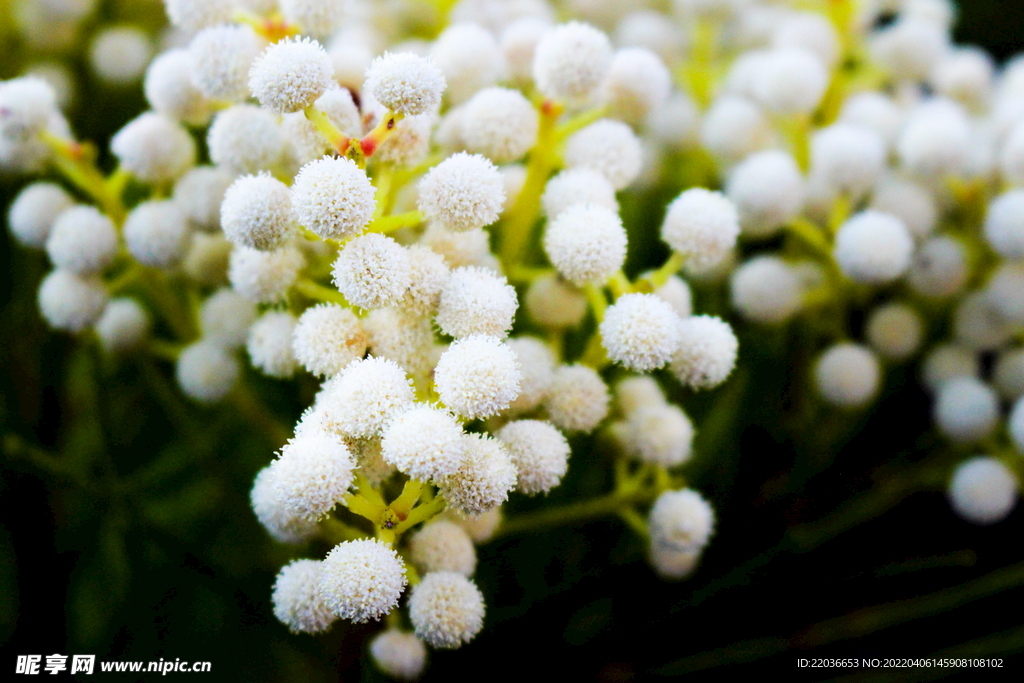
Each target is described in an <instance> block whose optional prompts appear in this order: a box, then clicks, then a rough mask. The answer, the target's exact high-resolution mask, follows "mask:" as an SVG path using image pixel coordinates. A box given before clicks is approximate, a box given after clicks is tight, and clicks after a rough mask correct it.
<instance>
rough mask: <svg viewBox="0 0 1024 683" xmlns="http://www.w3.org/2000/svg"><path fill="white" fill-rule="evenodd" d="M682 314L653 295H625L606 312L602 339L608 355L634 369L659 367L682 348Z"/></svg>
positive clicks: (643, 370) (601, 329) (642, 370)
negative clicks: (680, 327) (680, 343)
mask: <svg viewBox="0 0 1024 683" xmlns="http://www.w3.org/2000/svg"><path fill="white" fill-rule="evenodd" d="M679 323H680V319H679V316H678V315H676V312H675V310H674V309H673V308H672V306H671V305H669V304H668V303H667V302H666V301H665V300H663V299H661V298H660V297H657V296H655V295H653V294H626V295H624V296H622V297H620V298H619V299H618V300H617V301H616V302H615V303H614V304H613V305H612V306H610V307H609V308H608V310H607V312H606V313H605V316H604V320H603V321H601V325H600V328H599V329H600V332H601V341H602V343H603V344H604V347H605V349H607V351H608V357H609V358H611V359H612V360H613V361H616V362H618V363H621V364H622V365H624V366H625V367H627V368H629V369H631V370H638V371H641V372H646V371H650V370H654V369H656V368H660V367H662V366H663V365H665V364H666V363H668V362H669V360H670V359H671V358H672V354H673V353H675V351H676V349H678V348H679V342H680V336H679Z"/></svg>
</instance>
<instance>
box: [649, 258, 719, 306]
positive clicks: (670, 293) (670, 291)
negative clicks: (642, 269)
mask: <svg viewBox="0 0 1024 683" xmlns="http://www.w3.org/2000/svg"><path fill="white" fill-rule="evenodd" d="M727 258H728V254H727V255H726V256H725V257H723V260H724V259H727ZM716 265H717V264H716ZM650 273H651V272H650V271H648V272H647V273H644V274H643V275H641V277H647V276H648V275H650ZM654 295H655V296H657V297H660V298H661V299H663V300H664V301H667V302H668V303H669V305H670V306H672V308H673V309H674V310H675V312H676V313H678V314H679V317H680V318H689V317H690V316H691V315H693V292H692V291H690V285H688V284H686V281H685V280H683V279H682V278H681V277H679V276H678V275H672V276H670V277H669V278H668V279H667V280H666V281H665V284H663V285H662V286H661V287H659V288H658V289H656V290H654Z"/></svg>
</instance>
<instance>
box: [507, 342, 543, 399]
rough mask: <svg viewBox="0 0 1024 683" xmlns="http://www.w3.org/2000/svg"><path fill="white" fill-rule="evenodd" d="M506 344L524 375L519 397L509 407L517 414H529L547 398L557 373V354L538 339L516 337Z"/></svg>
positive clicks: (520, 384) (520, 383)
mask: <svg viewBox="0 0 1024 683" xmlns="http://www.w3.org/2000/svg"><path fill="white" fill-rule="evenodd" d="M506 343H507V344H508V346H509V347H510V348H511V349H512V351H514V352H515V354H516V358H518V359H519V370H520V372H521V373H522V379H521V380H520V382H519V396H517V397H516V400H515V401H513V402H512V405H511V406H509V407H510V408H511V409H512V411H513V412H515V413H525V412H529V411H531V410H533V409H534V408H537V407H539V406H540V404H541V403H542V402H543V401H544V397H545V396H547V392H548V387H549V386H551V375H552V373H554V371H555V354H554V353H553V352H552V350H551V349H550V348H549V347H548V345H547V344H545V343H544V342H542V341H541V340H540V339H537V338H536V337H516V338H515V339H509V340H508V341H507V342H506Z"/></svg>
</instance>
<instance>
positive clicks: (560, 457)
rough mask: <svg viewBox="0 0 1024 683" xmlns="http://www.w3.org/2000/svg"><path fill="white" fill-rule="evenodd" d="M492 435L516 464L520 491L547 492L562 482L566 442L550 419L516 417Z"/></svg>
mask: <svg viewBox="0 0 1024 683" xmlns="http://www.w3.org/2000/svg"><path fill="white" fill-rule="evenodd" d="M495 436H496V437H497V438H498V440H499V441H501V442H502V443H503V444H505V448H506V449H508V453H509V456H510V457H511V458H512V462H513V464H515V466H516V472H517V473H518V476H517V479H516V481H517V486H518V489H519V491H520V492H522V493H525V494H527V495H534V494H536V493H547V492H548V491H550V490H551V489H553V488H555V487H556V486H558V484H559V482H561V481H562V477H564V476H565V472H566V470H568V468H569V442H568V441H566V439H565V437H564V436H562V433H561V432H560V431H558V430H557V429H555V428H554V427H553V426H552V425H551V424H550V423H549V422H542V421H540V420H516V421H514V422H509V423H508V424H507V425H505V426H504V427H502V428H501V430H500V431H499V432H498V433H497V434H496V435H495Z"/></svg>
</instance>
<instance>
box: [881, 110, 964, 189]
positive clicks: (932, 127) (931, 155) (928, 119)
mask: <svg viewBox="0 0 1024 683" xmlns="http://www.w3.org/2000/svg"><path fill="white" fill-rule="evenodd" d="M972 147H973V135H972V132H971V124H970V120H969V119H968V117H967V114H966V113H965V112H964V110H963V108H962V107H961V106H960V105H958V104H955V103H953V102H951V101H949V100H944V99H934V100H929V101H927V102H925V103H924V104H921V105H919V106H918V107H917V108H916V109H914V110H913V111H912V112H911V113H910V115H909V117H908V118H907V122H906V124H904V126H903V130H902V132H901V133H900V137H899V140H898V141H897V143H896V151H897V152H898V154H899V158H900V162H901V163H902V165H903V167H904V168H905V169H907V170H908V171H909V172H910V173H912V174H914V175H916V176H920V177H923V178H941V177H942V176H945V175H950V174H952V175H960V174H962V173H963V172H964V171H965V169H966V168H967V166H968V164H969V162H970V158H971V150H972Z"/></svg>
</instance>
